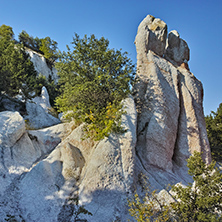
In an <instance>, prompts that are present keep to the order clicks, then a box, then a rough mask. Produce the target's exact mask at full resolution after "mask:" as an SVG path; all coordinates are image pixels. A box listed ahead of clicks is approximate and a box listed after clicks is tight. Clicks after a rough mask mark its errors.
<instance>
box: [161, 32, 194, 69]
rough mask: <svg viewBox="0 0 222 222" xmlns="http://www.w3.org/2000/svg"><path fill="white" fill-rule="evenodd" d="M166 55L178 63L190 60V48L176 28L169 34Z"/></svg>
mask: <svg viewBox="0 0 222 222" xmlns="http://www.w3.org/2000/svg"><path fill="white" fill-rule="evenodd" d="M165 57H166V58H168V59H170V60H172V61H175V62H176V63H177V64H178V65H181V64H183V63H185V64H187V62H188V61H189V60H190V49H189V47H188V45H187V43H186V42H185V41H184V40H183V39H181V38H180V35H179V33H178V32H177V31H175V30H173V31H171V32H170V33H169V35H168V39H167V46H166V53H165Z"/></svg>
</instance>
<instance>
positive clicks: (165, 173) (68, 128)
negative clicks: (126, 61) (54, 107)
mask: <svg viewBox="0 0 222 222" xmlns="http://www.w3.org/2000/svg"><path fill="white" fill-rule="evenodd" d="M135 44H136V49H137V60H138V62H137V68H138V72H137V79H138V81H137V84H136V86H135V90H134V95H133V96H134V98H133V97H132V96H129V98H127V99H125V100H124V101H123V105H124V109H125V111H126V113H125V114H124V115H123V116H122V126H123V127H124V128H125V129H127V131H126V132H125V133H124V134H122V135H110V136H109V137H108V138H105V139H103V140H101V141H97V142H95V141H92V140H90V139H86V140H82V137H83V136H84V130H83V125H80V126H78V127H76V126H75V124H74V123H73V122H71V123H64V124H59V125H56V126H52V127H49V128H45V129H40V130H26V129H25V122H24V120H23V118H22V117H21V116H20V115H19V113H18V112H1V113H0V119H1V121H0V124H1V125H0V155H1V156H0V183H1V188H0V206H1V207H0V218H6V215H7V214H8V215H14V216H15V217H16V219H17V220H18V221H22V219H24V220H26V221H30V222H32V221H33V222H34V221H38V222H43V221H44V222H45V221H49V222H51V221H71V220H72V219H73V218H72V217H73V211H74V206H73V205H74V202H73V198H75V197H78V198H79V200H80V204H84V205H85V207H86V209H87V210H89V211H90V212H91V213H92V214H93V216H87V215H86V216H84V218H86V219H87V220H88V221H98V222H104V221H127V218H128V217H129V215H128V212H127V207H126V204H127V197H129V195H130V193H132V192H133V190H134V189H138V190H139V189H140V183H139V182H140V176H139V175H140V174H141V173H142V174H144V175H145V176H147V177H149V182H150V184H151V187H152V188H155V189H158V190H162V191H161V192H160V193H159V195H164V196H165V197H167V196H168V197H169V200H170V199H171V197H170V194H169V193H167V192H166V191H165V190H164V188H165V187H166V186H167V185H168V184H169V183H171V184H173V183H177V182H181V183H184V184H186V183H187V182H190V181H191V180H190V179H191V178H190V177H189V176H188V174H187V169H186V159H187V158H188V157H189V156H190V155H191V154H192V153H193V152H194V151H195V150H197V151H201V152H203V158H204V160H205V161H206V162H207V163H208V162H210V161H211V155H210V148H209V143H208V139H207V133H206V128H205V122H204V115H203V108H202V99H203V89H202V84H201V82H200V81H199V80H197V79H196V78H195V76H194V75H193V74H192V73H191V72H190V71H189V68H188V61H189V48H188V46H187V43H186V42H185V41H184V40H182V39H181V38H180V36H179V34H178V33H177V32H176V31H172V32H170V34H169V35H168V39H167V26H166V24H165V23H164V22H163V21H161V20H160V19H156V18H154V17H153V16H150V15H148V16H147V17H146V18H145V19H144V20H143V21H142V22H141V24H140V26H139V28H138V33H137V36H136V39H135ZM43 91H44V90H43ZM44 96H45V93H43V95H42V97H41V98H38V99H36V100H37V101H36V103H37V104H39V105H38V106H39V107H41V108H42V109H43V110H44V107H45V105H44V107H43V106H42V105H41V104H42V101H43V100H44V98H45V97H44ZM43 97H44V98H43ZM33 104H35V103H33ZM37 104H35V105H36V106H37ZM44 104H46V103H45V102H44ZM46 107H47V105H46Z"/></svg>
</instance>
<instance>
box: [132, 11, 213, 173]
mask: <svg viewBox="0 0 222 222" xmlns="http://www.w3.org/2000/svg"><path fill="white" fill-rule="evenodd" d="M153 27H155V28H153ZM166 30H167V28H166V25H165V23H164V22H163V21H161V20H160V19H155V18H154V17H153V16H150V15H148V16H147V17H146V18H145V19H144V20H143V21H142V22H141V24H140V25H139V28H138V32H137V36H136V40H135V44H136V49H137V70H138V71H137V79H138V83H137V85H136V87H135V91H136V95H135V100H136V106H137V111H138V125H137V129H138V132H137V133H138V135H137V136H138V137H137V140H138V141H137V147H136V149H137V153H138V156H139V158H140V159H141V161H142V163H143V166H144V167H145V169H146V170H147V171H149V169H150V166H155V167H158V168H161V169H164V170H167V171H173V169H174V166H176V165H177V166H185V165H186V159H187V158H188V157H189V155H190V154H192V153H193V152H194V151H195V150H197V151H200V152H203V157H204V159H205V161H206V162H207V163H209V162H210V161H211V154H210V147H209V142H208V138H207V132H206V127H205V120H204V114H203V107H202V102H203V87H202V84H201V82H200V81H199V80H198V79H197V78H195V76H194V75H193V74H192V73H191V72H190V71H189V70H188V65H186V64H187V62H188V60H189V48H188V45H187V43H186V42H185V41H184V40H183V39H181V38H180V36H179V34H178V32H177V31H171V32H170V33H169V35H168V38H167V39H166V35H167V34H166ZM150 36H152V38H151V37H150ZM154 46H156V47H154ZM165 46H166V47H165ZM182 64H185V65H182Z"/></svg>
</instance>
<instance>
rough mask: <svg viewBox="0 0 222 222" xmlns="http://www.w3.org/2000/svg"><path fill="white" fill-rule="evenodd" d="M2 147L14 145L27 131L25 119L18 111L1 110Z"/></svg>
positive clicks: (0, 136) (0, 145)
mask: <svg viewBox="0 0 222 222" xmlns="http://www.w3.org/2000/svg"><path fill="white" fill-rule="evenodd" d="M0 120H1V121H0V147H1V148H2V149H4V148H5V147H12V146H13V145H14V144H15V143H16V141H18V140H19V139H20V138H21V136H22V135H23V134H24V133H25V121H24V119H23V118H22V116H21V115H20V114H19V113H18V112H12V111H4V112H0Z"/></svg>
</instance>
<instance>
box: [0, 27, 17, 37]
mask: <svg viewBox="0 0 222 222" xmlns="http://www.w3.org/2000/svg"><path fill="white" fill-rule="evenodd" d="M2 38H4V39H7V40H13V38H14V32H13V30H12V27H10V26H7V25H2V26H0V40H1V41H2Z"/></svg>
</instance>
